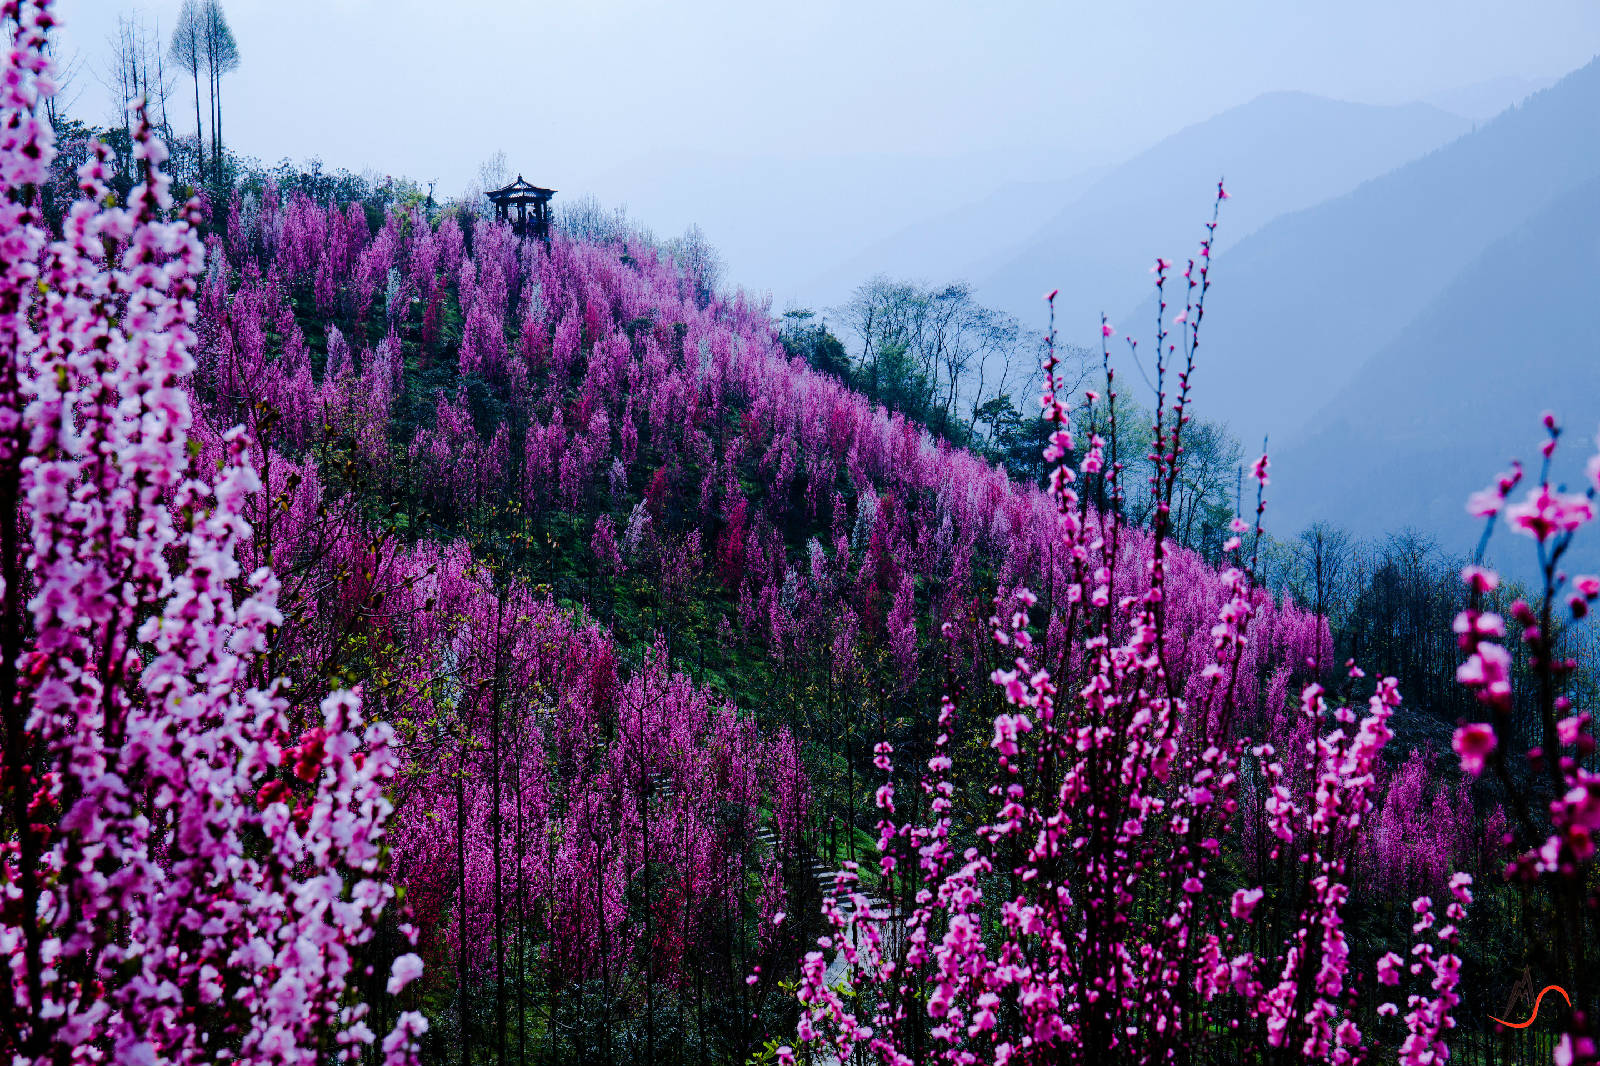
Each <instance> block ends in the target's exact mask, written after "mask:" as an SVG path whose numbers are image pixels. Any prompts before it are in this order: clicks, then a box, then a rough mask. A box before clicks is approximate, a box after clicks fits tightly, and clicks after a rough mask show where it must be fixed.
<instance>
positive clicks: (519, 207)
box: [486, 174, 556, 243]
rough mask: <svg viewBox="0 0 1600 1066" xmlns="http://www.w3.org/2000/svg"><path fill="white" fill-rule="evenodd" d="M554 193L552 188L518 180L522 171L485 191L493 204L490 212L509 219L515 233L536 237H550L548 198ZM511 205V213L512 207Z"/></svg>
mask: <svg viewBox="0 0 1600 1066" xmlns="http://www.w3.org/2000/svg"><path fill="white" fill-rule="evenodd" d="M555 194H556V191H555V190H554V189H541V188H539V186H537V185H529V184H528V183H527V182H526V181H523V180H522V175H521V174H518V175H517V180H516V181H514V182H512V183H511V184H510V185H507V186H506V187H505V188H503V189H495V190H493V191H492V192H489V193H487V194H486V195H487V196H488V197H489V202H490V203H492V204H494V215H495V217H496V218H498V219H499V220H500V221H502V222H509V223H511V229H512V231H513V232H514V233H516V235H517V236H519V237H537V238H538V239H539V240H541V241H544V242H546V243H549V241H550V198H551V197H552V196H554V195H555ZM513 208H515V209H516V212H515V214H513V213H512V209H513Z"/></svg>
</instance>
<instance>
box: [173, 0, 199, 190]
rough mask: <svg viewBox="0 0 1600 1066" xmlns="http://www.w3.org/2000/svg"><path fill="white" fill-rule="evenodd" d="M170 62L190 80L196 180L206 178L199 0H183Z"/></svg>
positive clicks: (174, 28) (175, 28) (174, 33)
mask: <svg viewBox="0 0 1600 1066" xmlns="http://www.w3.org/2000/svg"><path fill="white" fill-rule="evenodd" d="M168 54H169V55H171V56H172V61H173V62H174V63H176V64H178V68H179V69H180V70H182V71H184V72H185V73H186V74H188V75H189V77H190V79H191V80H192V81H193V82H194V150H195V156H196V158H197V159H198V161H199V167H200V183H201V184H202V185H203V184H205V180H206V150H205V130H204V128H203V127H202V125H201V122H200V69H201V67H203V66H204V65H205V57H206V46H205V26H204V18H203V15H202V9H201V4H200V0H183V7H182V8H180V9H179V11H178V22H177V25H176V26H174V27H173V30H172V45H171V47H170V48H169V49H168Z"/></svg>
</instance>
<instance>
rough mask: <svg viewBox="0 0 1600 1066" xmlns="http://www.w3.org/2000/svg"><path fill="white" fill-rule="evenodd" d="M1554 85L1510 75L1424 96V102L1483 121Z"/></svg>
mask: <svg viewBox="0 0 1600 1066" xmlns="http://www.w3.org/2000/svg"><path fill="white" fill-rule="evenodd" d="M1555 83H1556V79H1554V78H1524V77H1521V76H1519V75H1516V74H1507V75H1504V76H1503V77H1499V78H1490V79H1489V80H1487V81H1480V82H1475V83H1474V84H1472V85H1462V86H1459V87H1457V88H1454V89H1446V90H1445V91H1443V92H1437V93H1434V94H1432V95H1431V96H1427V97H1424V98H1423V101H1422V102H1423V103H1425V104H1432V105H1433V106H1434V107H1437V108H1439V109H1440V110H1442V111H1448V112H1450V113H1451V114H1453V115H1460V116H1461V117H1462V118H1470V119H1472V120H1473V121H1475V122H1482V121H1484V120H1485V119H1491V118H1493V117H1494V116H1496V115H1498V114H1499V113H1500V112H1502V111H1504V110H1505V109H1506V108H1508V107H1515V106H1516V105H1517V104H1520V103H1522V101H1524V100H1526V99H1527V98H1528V97H1530V96H1532V95H1533V94H1534V93H1536V92H1538V91H1539V90H1541V89H1548V88H1549V87H1550V86H1552V85H1554V84H1555Z"/></svg>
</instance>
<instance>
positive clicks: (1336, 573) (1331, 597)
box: [1295, 522, 1355, 619]
mask: <svg viewBox="0 0 1600 1066" xmlns="http://www.w3.org/2000/svg"><path fill="white" fill-rule="evenodd" d="M1354 555H1355V545H1354V543H1353V542H1352V540H1351V538H1350V534H1349V533H1347V532H1346V531H1345V530H1343V529H1340V528H1339V527H1338V526H1334V525H1330V524H1328V523H1327V522H1316V523H1313V524H1312V525H1310V526H1307V527H1306V528H1305V529H1303V530H1301V531H1300V537H1299V539H1298V541H1297V542H1296V544H1295V561H1296V564H1297V565H1296V570H1297V571H1298V574H1297V578H1298V580H1297V582H1296V585H1297V587H1296V589H1295V595H1296V596H1297V597H1298V598H1299V599H1300V600H1301V602H1303V603H1305V604H1306V605H1307V606H1309V607H1311V609H1312V610H1313V611H1315V612H1316V615H1317V617H1318V618H1322V619H1327V618H1328V617H1329V615H1331V614H1333V613H1335V612H1341V611H1342V608H1343V607H1344V601H1345V598H1346V592H1347V590H1348V587H1349V577H1350V571H1352V570H1353V569H1354V568H1355V563H1354Z"/></svg>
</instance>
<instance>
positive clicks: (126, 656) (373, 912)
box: [0, 0, 427, 1064]
mask: <svg viewBox="0 0 1600 1066" xmlns="http://www.w3.org/2000/svg"><path fill="white" fill-rule="evenodd" d="M0 15H3V17H4V19H5V21H6V22H7V24H8V27H9V28H10V30H11V37H10V44H9V49H8V52H7V55H6V59H5V75H4V78H3V79H0V85H3V89H0V128H3V130H4V131H5V132H4V136H3V139H0V186H3V189H0V245H3V246H4V248H5V254H4V256H3V261H4V272H3V276H0V360H3V366H0V391H4V393H5V395H4V399H3V402H0V513H3V514H4V515H5V520H4V521H3V522H0V551H3V562H4V568H5V569H4V575H5V576H4V586H3V589H0V594H3V596H4V601H5V612H4V617H5V623H4V626H3V632H0V693H3V694H4V701H3V702H4V703H5V711H4V714H5V719H6V729H5V735H6V744H5V751H4V762H3V789H4V794H5V812H6V813H5V816H4V818H5V823H4V834H3V844H0V884H3V886H4V892H3V899H0V954H3V955H4V958H5V960H6V963H7V980H6V989H5V999H6V1009H5V1012H4V1013H5V1015H6V1017H7V1019H8V1022H7V1024H6V1026H5V1027H4V1029H3V1034H4V1035H3V1036H0V1041H3V1045H0V1046H3V1047H4V1050H5V1052H6V1053H7V1055H8V1056H9V1058H10V1060H11V1061H13V1062H17V1063H24V1062H36V1063H54V1062H64V1061H69V1060H70V1061H79V1060H82V1061H99V1060H100V1059H101V1058H102V1057H106V1058H111V1059H114V1060H115V1061H119V1062H174V1063H176V1062H202V1061H206V1062H214V1061H218V1060H222V1059H228V1060H231V1061H236V1062H244V1063H254V1062H261V1063H267V1062H271V1063H312V1062H317V1061H324V1060H326V1059H328V1058H330V1057H334V1058H338V1059H345V1060H350V1059H355V1058H358V1057H361V1056H362V1055H363V1054H367V1053H368V1051H367V1049H368V1048H370V1047H372V1046H373V1045H374V1044H375V1043H376V1035H375V1034H374V1032H373V1030H372V1029H371V1028H370V1026H369V1024H368V1018H369V1017H370V1016H371V1015H370V1008H369V1006H368V1004H366V1003H363V1002H361V999H360V997H359V996H358V995H356V994H355V992H354V985H355V983H356V982H357V980H358V979H359V978H360V976H361V975H360V973H359V972H358V966H359V965H361V962H360V960H361V958H362V955H361V953H362V952H363V951H364V950H365V949H364V948H363V945H365V944H367V943H368V942H369V941H370V939H371V937H372V933H373V929H374V926H375V924H376V923H377V921H378V920H379V918H380V917H381V916H382V915H383V913H384V911H385V909H386V907H387V906H388V905H389V902H390V900H391V899H392V897H393V890H392V889H391V887H390V885H389V884H388V882H387V880H386V878H385V873H384V870H383V868H382V864H381V861H380V860H381V856H382V851H383V848H384V844H385V825H386V823H387V821H388V819H389V815H390V813H391V806H390V803H389V800H388V799H387V798H386V796H385V792H384V789H385V785H386V782H388V781H389V779H390V778H391V777H392V776H393V774H394V772H395V758H394V755H393V752H392V749H391V743H392V739H393V734H392V731H391V730H390V728H389V727H388V726H387V725H384V724H367V723H365V722H364V721H363V717H362V713H361V704H360V700H359V699H358V698H357V696H356V695H355V694H354V693H351V692H335V693H333V694H331V695H329V696H327V697H326V698H325V699H323V700H322V701H321V706H320V714H319V716H318V718H319V724H318V728H317V733H316V736H315V737H314V738H313V739H312V740H311V741H310V743H309V746H308V745H306V744H302V745H300V746H299V748H298V750H297V751H296V752H295V753H293V754H292V755H291V754H290V753H289V752H288V750H287V748H288V747H289V745H290V744H291V743H292V741H291V740H290V735H289V732H288V729H289V722H288V719H287V717H286V714H285V710H286V706H287V705H286V701H285V700H284V699H283V697H282V695H281V691H280V687H281V683H280V682H279V681H278V680H276V679H260V681H259V683H257V680H256V679H255V678H256V676H257V674H258V670H259V666H260V662H261V656H262V653H263V651H264V649H265V646H266V643H267V634H268V632H269V630H270V629H271V628H272V627H274V626H276V625H277V624H279V623H280V622H281V616H280V614H279V612H278V609H277V594H278V590H279V583H278V580H277V578H276V577H275V576H274V574H273V573H272V572H271V570H269V569H266V568H259V569H256V570H254V571H253V572H247V571H246V569H245V568H244V567H242V566H241V561H240V555H241V554H242V553H243V551H244V550H245V546H246V544H247V543H248V541H249V539H250V537H251V535H252V529H251V527H250V525H249V523H248V522H247V521H246V518H245V513H246V510H247V508H248V506H249V502H250V500H251V497H252V495H253V494H254V493H256V492H258V491H259V490H260V488H261V484H260V480H259V478H258V475H257V471H256V469H255V468H254V466H253V464H252V462H251V460H250V455H249V446H248V442H247V441H246V439H245V437H244V436H243V434H242V432H241V431H239V430H234V431H231V432H229V433H227V434H226V435H224V436H223V437H222V439H221V440H220V441H218V445H219V447H220V454H219V455H218V456H217V457H218V458H220V460H221V462H220V464H218V465H213V466H209V467H208V466H206V465H203V464H199V463H195V462H194V461H193V456H192V455H191V449H190V444H191V439H190V436H189V430H190V426H191V413H190V405H189V397H188V394H187V392H186V391H185V388H184V378H185V377H186V376H187V375H188V374H189V373H190V371H191V370H192V369H193V366H194V362H193V359H192V357H191V355H190V351H191V348H192V347H193V345H194V343H195V335H194V330H193V322H194V317H195V313H196V308H195V302H194V296H195V291H196V283H195V279H196V278H197V277H198V276H199V274H200V273H201V266H202V263H203V250H202V248H201V246H200V244H199V242H198V241H197V240H196V238H195V236H194V229H193V225H192V220H191V219H190V218H189V214H190V212H189V211H187V210H186V211H183V212H181V213H179V214H178V216H177V217H174V208H173V204H172V202H171V199H170V197H169V194H168V183H167V179H166V177H165V176H164V175H163V174H162V172H161V169H160V168H161V163H162V161H163V159H164V156H165V149H164V148H163V146H162V145H161V143H160V142H159V141H157V140H156V139H154V137H153V136H152V135H151V133H150V130H149V127H148V125H147V123H146V121H145V118H144V115H143V112H142V109H140V110H137V111H136V113H135V116H134V118H135V134H136V135H135V139H134V149H133V151H134V159H135V161H136V165H137V168H138V170H139V172H140V182H139V184H138V185H137V186H136V187H135V188H134V189H133V191H132V194H131V196H130V197H129V199H128V205H127V206H126V207H112V206H107V205H109V204H111V203H112V202H113V201H112V197H111V194H110V190H109V188H108V187H107V185H106V178H107V172H108V171H107V159H108V152H107V150H106V149H104V148H103V147H98V146H97V147H96V149H95V150H94V152H93V154H92V156H91V157H90V159H89V161H88V162H87V163H86V164H85V165H84V166H83V167H82V168H81V170H80V171H79V190H80V193H81V199H80V200H79V201H78V202H77V203H76V204H75V205H74V206H73V207H72V208H71V210H70V212H69V213H68V215H67V217H66V221H65V226H64V228H65V233H64V236H63V237H62V239H61V240H59V241H55V242H47V240H46V236H45V234H44V233H43V232H42V230H41V228H40V227H41V222H40V217H39V213H38V208H39V205H38V184H39V183H40V182H41V180H42V179H43V177H44V174H45V168H46V167H47V166H48V164H49V162H50V159H51V156H52V151H53V149H52V138H51V132H50V129H49V126H48V124H47V123H46V122H45V120H44V118H43V107H42V102H43V99H44V97H45V96H46V95H48V94H49V93H50V92H51V91H52V88H51V85H50V81H49V70H50V63H49V59H48V55H47V51H46V31H47V30H48V29H49V28H50V27H51V25H52V24H53V16H52V15H51V13H50V11H49V5H48V3H47V2H46V0H37V2H27V3H18V2H15V0H11V2H7V3H5V4H4V5H3V8H0ZM19 517H20V519H21V521H20V523H19V522H18V521H17V519H18V518H19ZM24 616H26V624H24ZM291 764H292V765H291ZM291 778H292V782H291V780H290V779H291ZM275 785H277V786H281V787H273V786H275ZM426 1026H427V1023H426V1022H425V1021H424V1020H423V1019H422V1018H421V1016H420V1015H416V1014H414V1013H407V1014H405V1015H403V1016H402V1017H401V1019H400V1021H399V1024H398V1025H397V1027H396V1029H395V1031H394V1032H393V1033H391V1034H390V1035H389V1036H388V1037H386V1038H385V1040H384V1041H383V1046H382V1054H383V1057H384V1059H385V1061H386V1062H388V1063H391V1064H399V1063H405V1062H410V1061H414V1058H415V1052H416V1039H417V1037H418V1036H419V1035H420V1034H421V1032H422V1031H424V1030H425V1029H426Z"/></svg>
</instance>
